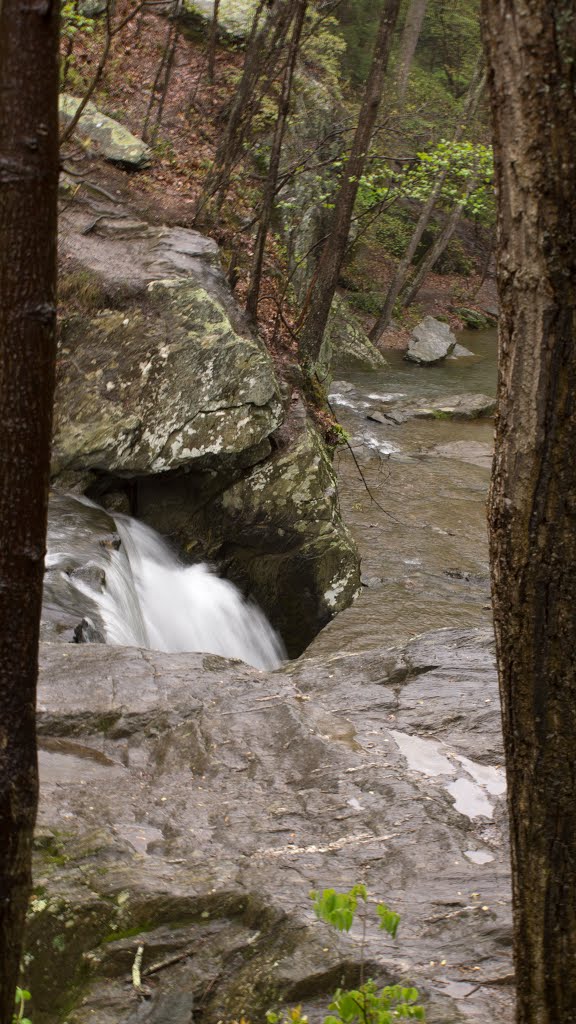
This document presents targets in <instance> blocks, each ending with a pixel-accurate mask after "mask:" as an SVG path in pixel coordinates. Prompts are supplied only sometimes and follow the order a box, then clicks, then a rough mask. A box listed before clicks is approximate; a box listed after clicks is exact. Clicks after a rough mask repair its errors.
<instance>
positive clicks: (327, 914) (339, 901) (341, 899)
mask: <svg viewBox="0 0 576 1024" xmlns="http://www.w3.org/2000/svg"><path fill="white" fill-rule="evenodd" d="M367 898H368V894H367V892H366V886H365V885H354V886H353V887H352V888H351V889H350V892H340V893H338V892H336V891H335V890H334V889H324V891H323V892H322V894H321V895H320V894H319V893H317V892H316V891H315V890H312V892H311V893H310V899H311V900H313V901H314V913H315V914H316V917H319V918H320V920H321V921H326V923H327V924H331V925H332V926H333V927H334V928H337V929H338V931H339V932H349V931H350V929H351V927H352V925H353V923H354V915H355V913H356V907H357V906H358V900H359V899H362V900H364V901H366V900H367Z"/></svg>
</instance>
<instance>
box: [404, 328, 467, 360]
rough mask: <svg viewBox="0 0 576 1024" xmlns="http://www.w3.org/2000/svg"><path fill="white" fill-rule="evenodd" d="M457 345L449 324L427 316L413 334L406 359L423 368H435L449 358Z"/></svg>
mask: <svg viewBox="0 0 576 1024" xmlns="http://www.w3.org/2000/svg"><path fill="white" fill-rule="evenodd" d="M455 345H456V336H455V335H454V334H453V332H452V331H451V330H450V328H449V326H448V324H444V323H442V321H441V320H436V319H435V318H434V317H433V316H425V317H424V319H423V320H422V321H421V323H419V324H418V325H417V326H416V327H415V328H414V330H413V332H412V337H411V338H410V343H409V346H408V350H407V352H406V355H405V358H406V359H408V360H410V362H413V363H420V364H421V365H422V366H433V365H434V363H439V362H441V361H442V359H445V358H446V356H449V355H450V353H451V352H452V351H453V349H454V347H455Z"/></svg>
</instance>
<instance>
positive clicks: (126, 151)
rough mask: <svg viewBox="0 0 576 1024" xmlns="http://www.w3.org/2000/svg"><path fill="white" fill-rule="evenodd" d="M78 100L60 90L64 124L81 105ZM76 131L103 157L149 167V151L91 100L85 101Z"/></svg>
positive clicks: (119, 162) (127, 165)
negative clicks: (91, 142)
mask: <svg viewBox="0 0 576 1024" xmlns="http://www.w3.org/2000/svg"><path fill="white" fill-rule="evenodd" d="M80 102H81V101H80V100H79V99H76V98H75V97H74V96H68V95H67V94H66V93H62V95H61V96H60V100H59V111H60V120H61V121H62V123H63V124H64V125H68V124H70V122H71V120H72V118H73V117H74V115H75V114H76V111H77V110H78V107H79V106H80ZM78 131H79V133H80V134H81V135H86V136H87V137H88V138H89V139H91V140H92V141H93V142H94V143H95V144H96V147H97V149H98V150H99V152H100V153H101V154H102V156H103V157H104V159H105V160H109V161H110V163H114V164H120V165H121V166H123V167H130V168H133V169H134V170H141V169H142V168H143V167H148V165H149V164H150V163H151V160H152V151H151V150H150V148H149V147H148V146H147V145H146V143H145V142H142V139H137V138H136V136H135V135H132V133H131V132H129V131H128V129H127V128H125V127H124V126H123V125H121V124H119V123H118V121H115V120H114V119H113V118H111V117H107V116H106V114H102V113H101V112H100V111H99V110H98V109H97V107H96V106H95V105H94V104H93V103H87V104H86V107H85V109H84V111H83V113H82V116H81V118H80V120H79V122H78Z"/></svg>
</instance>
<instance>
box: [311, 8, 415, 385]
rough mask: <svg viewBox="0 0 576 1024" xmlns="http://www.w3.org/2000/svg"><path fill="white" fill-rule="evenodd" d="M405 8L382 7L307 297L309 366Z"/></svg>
mask: <svg viewBox="0 0 576 1024" xmlns="http://www.w3.org/2000/svg"><path fill="white" fill-rule="evenodd" d="M399 8H400V0H386V2H385V4H384V7H383V8H382V14H381V16H380V23H379V26H378V35H377V37H376V43H375V46H374V53H373V57H372V65H371V67H370V74H369V76H368V81H367V82H366V89H365V92H364V98H363V101H362V106H361V108H360V114H359V118H358V127H357V128H356V132H355V133H354V141H353V143H352V151H351V153H350V156H349V158H348V160H347V161H346V166H345V168H344V170H343V172H342V181H341V184H340V188H339V189H338V193H337V195H336V200H335V207H334V212H333V216H332V223H331V226H330V230H329V232H328V235H327V238H326V241H325V243H324V245H323V247H322V252H321V255H320V259H319V262H318V268H317V271H316V275H315V277H314V280H313V282H312V285H311V288H310V289H309V293H308V296H307V298H306V302H305V308H304V311H303V313H304V318H303V325H302V328H301V330H300V335H299V345H300V356H301V359H302V362H303V363H304V364H308V365H309V366H312V365H313V364H314V363H315V362H316V361H317V359H318V356H319V354H320V347H321V345H322V338H323V337H324V331H325V329H326V324H327V323H328V317H329V315H330V307H331V305H332V300H333V298H334V293H335V291H336V285H337V283H338V277H339V276H340V270H341V267H342V261H343V259H344V256H345V254H346V248H347V245H348V236H349V234H350V224H351V221H352V213H353V211H354V203H355V202H356V196H357V194H358V185H359V182H360V178H361V177H362V174H363V172H364V168H365V166H366V159H367V156H368V150H369V148H370V142H371V139H372V133H373V131H374V126H375V124H376V118H377V116H378V110H379V107H380V100H381V97H382V90H383V87H384V79H385V76H386V69H387V67H388V57H389V55H390V48H391V46H392V37H393V34H394V28H395V26H396V21H397V18H398V10H399Z"/></svg>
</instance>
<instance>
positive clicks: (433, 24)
mask: <svg viewBox="0 0 576 1024" xmlns="http://www.w3.org/2000/svg"><path fill="white" fill-rule="evenodd" d="M480 50H481V42H480V18H479V4H478V0H430V2H429V4H428V9H427V12H426V17H425V19H424V24H423V26H422V32H421V34H420V39H419V41H418V49H417V51H416V59H417V61H418V63H419V64H420V66H421V67H422V68H427V69H429V70H431V71H434V72H438V73H440V74H442V76H443V77H444V80H445V83H446V87H447V89H448V90H449V92H450V93H451V94H452V95H453V96H455V97H456V98H458V97H459V96H462V95H463V93H464V92H465V90H466V86H467V83H468V81H469V79H470V77H471V73H472V69H473V66H474V64H475V63H476V60H477V57H478V54H479V52H480Z"/></svg>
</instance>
